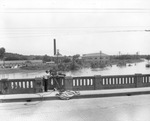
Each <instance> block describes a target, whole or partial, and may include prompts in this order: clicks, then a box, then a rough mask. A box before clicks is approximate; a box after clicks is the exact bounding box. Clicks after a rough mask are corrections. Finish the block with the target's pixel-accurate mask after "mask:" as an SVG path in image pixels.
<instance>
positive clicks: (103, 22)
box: [0, 0, 150, 55]
mask: <svg viewBox="0 0 150 121" xmlns="http://www.w3.org/2000/svg"><path fill="white" fill-rule="evenodd" d="M145 30H150V0H0V47H5V49H6V51H7V52H13V53H19V54H27V55H32V54H34V55H44V54H47V55H53V39H54V38H55V39H56V41H57V49H59V51H60V53H61V54H63V55H74V54H86V53H95V52H100V51H102V52H103V53H106V54H109V55H111V54H118V53H119V51H120V52H121V53H122V54H134V53H136V52H139V53H140V54H150V32H149V31H145Z"/></svg>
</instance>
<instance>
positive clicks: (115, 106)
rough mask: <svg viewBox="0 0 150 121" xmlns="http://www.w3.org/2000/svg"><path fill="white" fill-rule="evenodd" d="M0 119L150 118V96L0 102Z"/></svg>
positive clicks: (114, 120) (83, 120) (103, 120)
mask: <svg viewBox="0 0 150 121" xmlns="http://www.w3.org/2000/svg"><path fill="white" fill-rule="evenodd" d="M0 121H150V95H138V96H122V97H105V98H89V99H71V100H51V101H37V102H28V103H25V102H16V103H0Z"/></svg>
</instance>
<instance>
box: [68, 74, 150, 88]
mask: <svg viewBox="0 0 150 121" xmlns="http://www.w3.org/2000/svg"><path fill="white" fill-rule="evenodd" d="M67 80H68V81H66V82H65V83H67V85H65V88H66V89H70V88H71V89H72V90H101V89H120V88H138V87H150V74H144V75H142V74H135V75H113V76H101V75H95V76H91V77H70V78H69V79H67Z"/></svg>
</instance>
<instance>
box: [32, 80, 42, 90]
mask: <svg viewBox="0 0 150 121" xmlns="http://www.w3.org/2000/svg"><path fill="white" fill-rule="evenodd" d="M34 89H35V93H39V92H43V79H42V78H35V81H34Z"/></svg>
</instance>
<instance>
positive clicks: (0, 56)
mask: <svg viewBox="0 0 150 121" xmlns="http://www.w3.org/2000/svg"><path fill="white" fill-rule="evenodd" d="M4 55H5V48H3V47H1V48H0V59H1V60H3V58H4Z"/></svg>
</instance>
